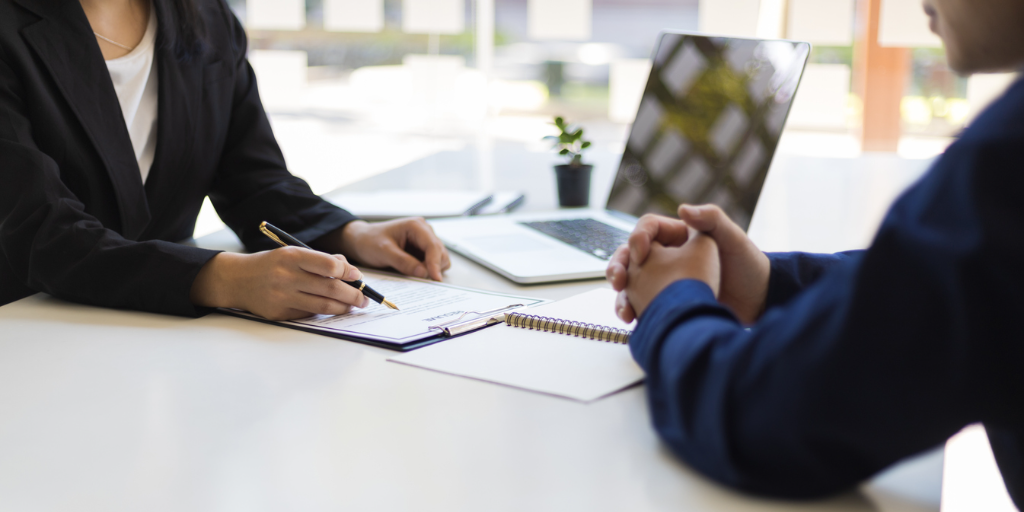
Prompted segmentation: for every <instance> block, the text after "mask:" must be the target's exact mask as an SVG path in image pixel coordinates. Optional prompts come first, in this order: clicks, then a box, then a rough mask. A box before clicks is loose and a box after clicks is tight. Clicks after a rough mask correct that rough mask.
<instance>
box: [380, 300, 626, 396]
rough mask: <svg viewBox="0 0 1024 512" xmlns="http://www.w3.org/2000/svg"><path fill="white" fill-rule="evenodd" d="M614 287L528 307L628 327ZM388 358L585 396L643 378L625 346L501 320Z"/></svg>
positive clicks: (603, 393)
mask: <svg viewBox="0 0 1024 512" xmlns="http://www.w3.org/2000/svg"><path fill="white" fill-rule="evenodd" d="M614 303H615V292H613V291H611V290H608V289H599V290H593V291H590V292H587V293H584V294H581V295H577V296H575V297H571V298H569V299H566V300H563V301H559V302H555V303H552V304H546V305H542V306H538V307H534V308H531V309H530V311H529V313H531V314H537V315H543V316H549V317H553V318H559V319H565V320H577V321H582V322H588V323H595V324H599V325H606V326H609V327H615V328H620V329H621V328H630V326H628V325H626V324H624V323H623V322H622V321H620V320H619V319H618V318H616V317H615V314H614V312H613V305H614ZM389 361H393V362H396V363H402V364H407V365H411V366H417V367H420V368H426V369H429V370H434V371H439V372H443V373H450V374H453V375H459V376H462V377H469V378H473V379H478V380H484V381H488V382H493V383H497V384H503V385H506V386H512V387H517V388H521V389H527V390H530V391H536V392H539V393H545V394H550V395H556V396H561V397H565V398H571V399H574V400H579V401H582V402H590V401H593V400H597V399H598V398H601V397H604V396H607V395H610V394H612V393H615V392H616V391H620V390H622V389H625V388H627V387H629V386H632V385H634V384H636V383H638V382H640V381H642V380H643V378H644V373H643V371H642V370H641V369H640V367H639V366H638V365H637V364H636V362H634V361H633V357H632V355H631V354H630V352H629V347H628V346H626V345H619V344H614V343H606V342H602V341H595V340H589V339H584V338H574V337H572V336H565V335H561V334H553V333H546V332H539V331H531V330H527V329H519V328H516V327H508V326H506V325H498V326H495V327H490V328H487V329H484V330H482V331H480V332H477V333H473V334H470V335H467V336H463V337H461V338H455V339H451V340H447V341H445V342H443V343H438V344H436V345H431V346H429V347H425V348H422V349H419V350H415V351H413V352H409V353H406V354H402V355H400V356H397V357H392V358H391V359H389Z"/></svg>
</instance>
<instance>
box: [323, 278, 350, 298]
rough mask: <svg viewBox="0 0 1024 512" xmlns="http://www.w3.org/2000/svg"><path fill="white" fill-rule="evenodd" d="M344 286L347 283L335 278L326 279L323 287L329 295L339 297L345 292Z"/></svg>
mask: <svg viewBox="0 0 1024 512" xmlns="http://www.w3.org/2000/svg"><path fill="white" fill-rule="evenodd" d="M346 286H347V285H344V284H342V283H341V281H338V280H337V279H328V280H327V283H326V285H325V288H326V290H327V294H328V295H329V296H331V297H339V296H341V295H342V294H343V293H344V292H345V290H344V287H346Z"/></svg>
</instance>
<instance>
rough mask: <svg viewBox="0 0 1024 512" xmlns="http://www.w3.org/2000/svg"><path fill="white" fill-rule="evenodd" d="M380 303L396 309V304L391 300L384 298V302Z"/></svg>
mask: <svg viewBox="0 0 1024 512" xmlns="http://www.w3.org/2000/svg"><path fill="white" fill-rule="evenodd" d="M382 304H384V305H385V306H387V307H389V308H391V309H394V310H396V311H397V310H398V306H396V305H395V303H394V302H391V301H390V300H387V299H384V302H382Z"/></svg>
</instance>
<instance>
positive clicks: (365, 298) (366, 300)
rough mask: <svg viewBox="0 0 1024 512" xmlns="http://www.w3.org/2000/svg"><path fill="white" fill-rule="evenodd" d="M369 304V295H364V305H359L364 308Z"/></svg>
mask: <svg viewBox="0 0 1024 512" xmlns="http://www.w3.org/2000/svg"><path fill="white" fill-rule="evenodd" d="M369 305H370V299H369V298H367V297H363V305H362V306H359V307H361V308H363V309H366V308H367V307H368V306H369Z"/></svg>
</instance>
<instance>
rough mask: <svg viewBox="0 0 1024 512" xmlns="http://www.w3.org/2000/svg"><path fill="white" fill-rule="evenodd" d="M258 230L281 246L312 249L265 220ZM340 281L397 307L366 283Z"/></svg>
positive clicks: (387, 304) (380, 301) (392, 307)
mask: <svg viewBox="0 0 1024 512" xmlns="http://www.w3.org/2000/svg"><path fill="white" fill-rule="evenodd" d="M260 232H261V233H263V234H264V235H267V236H268V237H270V239H271V240H273V241H275V242H277V245H280V246H281V247H288V246H289V245H292V246H295V247H302V248H304V249H309V250H311V251H312V250H314V249H313V248H312V247H310V246H308V245H306V244H304V243H302V242H301V241H299V239H297V238H295V237H294V236H291V235H289V234H288V233H285V232H284V231H283V230H282V229H281V228H279V227H277V226H275V225H273V224H271V223H269V222H267V221H263V223H261V224H260ZM332 279H333V278H332ZM341 282H343V283H345V284H347V285H349V286H351V287H353V288H355V289H357V290H359V291H361V292H363V295H365V296H366V297H368V298H369V299H370V300H372V301H374V302H376V303H378V304H382V305H384V306H387V307H389V308H391V309H395V310H397V309H398V306H396V305H395V303H393V302H391V301H390V300H387V299H385V298H384V296H383V295H381V294H380V292H378V291H377V290H374V289H373V288H370V287H369V286H366V283H364V282H362V281H345V280H344V279H342V280H341Z"/></svg>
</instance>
